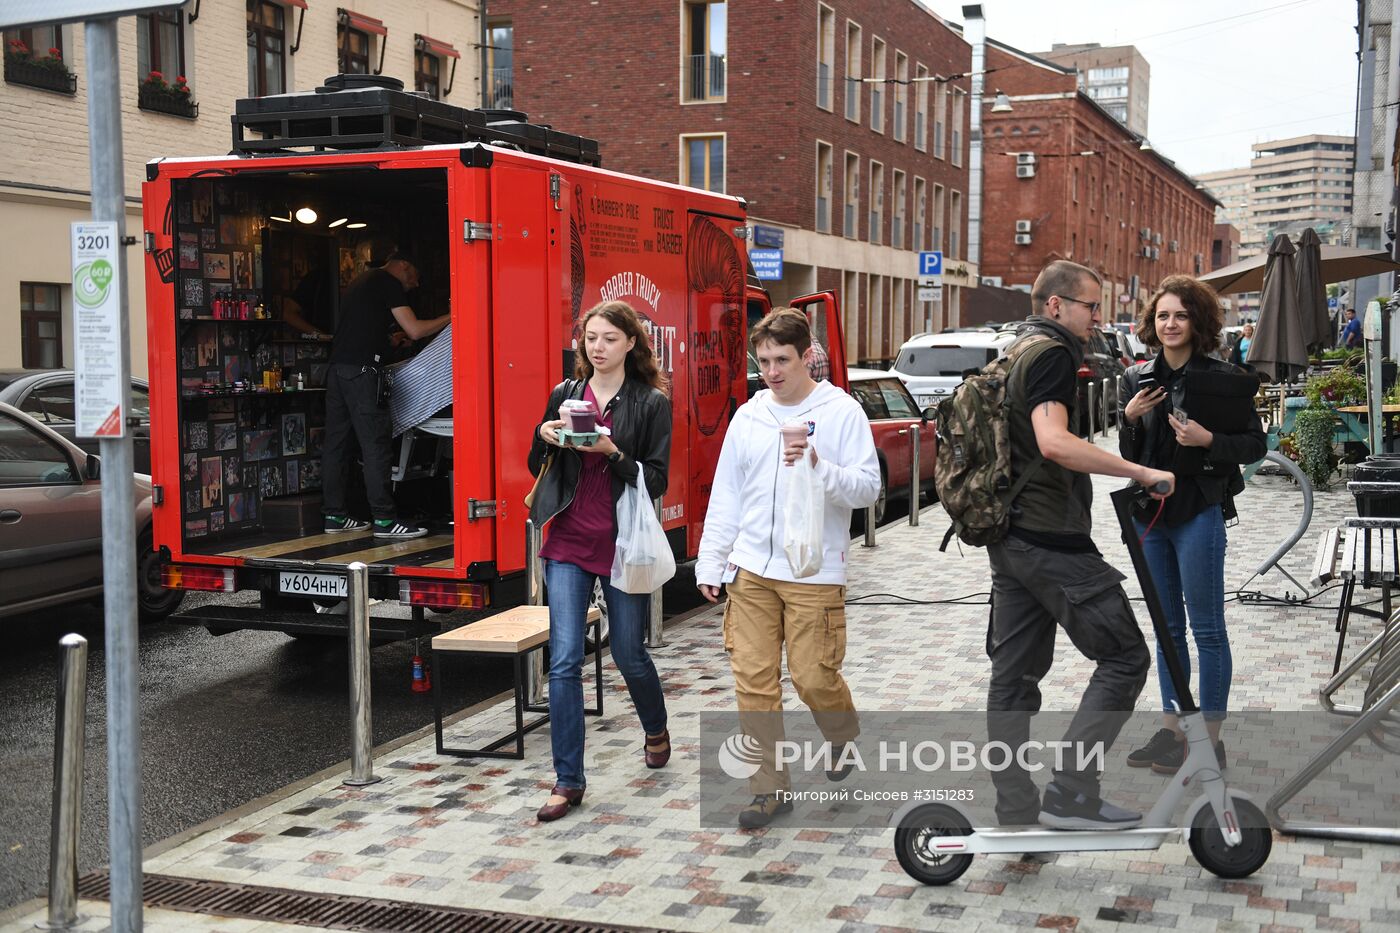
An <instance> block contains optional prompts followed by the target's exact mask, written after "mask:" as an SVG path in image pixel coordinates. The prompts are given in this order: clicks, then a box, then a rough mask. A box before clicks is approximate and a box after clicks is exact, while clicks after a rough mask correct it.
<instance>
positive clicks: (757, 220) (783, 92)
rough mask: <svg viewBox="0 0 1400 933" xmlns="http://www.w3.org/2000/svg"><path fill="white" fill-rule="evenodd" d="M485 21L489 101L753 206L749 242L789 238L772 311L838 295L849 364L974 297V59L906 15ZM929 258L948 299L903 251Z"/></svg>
mask: <svg viewBox="0 0 1400 933" xmlns="http://www.w3.org/2000/svg"><path fill="white" fill-rule="evenodd" d="M487 18H488V29H489V33H488V34H489V35H490V36H491V37H492V38H491V42H490V45H491V46H492V48H491V49H489V50H488V52H491V53H494V55H495V58H494V59H493V61H492V63H491V65H489V66H488V68H489V74H490V76H491V77H490V80H488V87H487V94H488V97H487V99H488V100H490V101H492V102H494V103H498V104H499V103H502V102H503V100H504V99H509V100H510V102H511V103H512V104H513V105H514V106H515V107H516V108H517V109H520V110H523V111H525V112H527V113H529V115H530V118H531V120H538V121H543V122H546V123H551V124H553V125H555V126H557V127H559V128H560V129H563V130H567V131H569V132H575V133H582V134H584V135H587V136H593V137H596V138H597V139H598V141H599V145H600V149H601V152H602V157H603V165H604V167H606V168H611V169H615V170H618V171H622V172H628V173H632V174H637V175H643V176H647V177H651V178H656V179H660V180H664V181H671V182H680V183H682V184H689V185H694V186H696V187H704V188H711V189H713V190H722V191H725V192H727V193H729V194H734V195H738V196H740V197H743V198H745V199H747V201H748V202H749V207H750V213H751V217H752V221H751V223H752V224H753V225H754V226H755V227H758V228H771V229H769V230H760V231H759V238H760V241H762V240H765V239H766V240H768V241H769V242H772V239H773V237H774V234H775V233H776V232H777V231H781V237H782V248H783V251H784V253H783V259H784V265H783V275H782V279H781V280H779V281H772V282H768V283H766V284H768V285H769V286H770V290H771V291H772V293H773V297H774V299H775V300H776V301H783V300H785V299H787V298H791V297H794V296H796V295H799V294H803V293H805V292H810V291H815V290H817V289H834V290H836V291H837V293H838V294H839V295H840V296H841V298H842V303H843V307H844V309H845V320H846V322H847V323H846V339H847V344H848V353H849V358H850V359H852V360H861V361H878V360H889V359H891V358H892V357H893V356H894V354H895V352H896V351H897V350H898V347H899V344H900V343H901V342H902V341H903V340H904V339H905V338H906V337H908V336H909V335H910V334H912V333H916V332H919V331H925V330H931V329H940V328H941V327H943V326H944V325H946V324H949V323H956V322H957V320H958V314H959V308H960V306H961V303H962V297H963V296H962V292H963V289H964V288H966V287H968V286H974V287H975V285H976V283H977V281H978V279H977V270H976V269H975V268H973V267H971V266H970V265H969V264H968V263H967V262H966V260H965V258H964V256H965V249H966V245H967V241H966V229H967V228H966V224H967V219H966V218H967V191H968V184H967V179H968V174H967V164H968V160H967V140H968V133H967V126H968V119H969V104H968V102H967V94H968V87H969V84H968V79H967V78H966V77H965V75H966V73H967V72H968V71H969V70H970V63H971V48H970V46H969V45H968V44H967V42H966V41H964V40H963V39H962V37H961V36H960V34H959V33H958V32H956V31H955V30H953V29H950V28H949V27H948V25H947V24H946V23H944V21H943V20H941V19H940V18H939V17H937V16H936V15H935V14H933V13H931V12H930V11H929V10H927V9H926V8H925V7H923V6H921V5H920V4H918V3H917V2H915V0H862V2H859V3H857V2H855V0H828V2H818V0H789V2H774V0H731V2H727V3H726V2H704V0H674V2H669V3H668V2H656V0H599V2H597V3H590V4H564V5H557V4H551V5H549V6H548V7H547V8H546V7H545V6H544V5H541V4H539V3H535V2H531V0H495V2H491V3H490V4H489V6H488V9H487ZM502 60H504V61H505V62H506V63H507V66H506V67H504V68H503V67H501V66H500V64H499V63H500V62H501V61H502ZM953 76H956V77H953ZM943 77H947V78H948V80H927V79H937V78H943ZM872 78H877V79H878V78H883V79H885V80H883V81H880V80H874V81H872V80H869V79H872ZM906 82H907V83H906ZM503 92H508V94H504V95H503ZM938 248H941V249H943V250H944V251H945V253H946V254H947V257H948V261H947V262H946V263H945V266H946V267H947V271H946V272H945V277H944V283H945V287H944V289H943V295H944V297H943V300H942V302H919V301H918V300H917V289H916V287H915V286H916V282H915V280H916V278H917V271H918V267H917V258H916V256H915V251H916V250H919V249H938Z"/></svg>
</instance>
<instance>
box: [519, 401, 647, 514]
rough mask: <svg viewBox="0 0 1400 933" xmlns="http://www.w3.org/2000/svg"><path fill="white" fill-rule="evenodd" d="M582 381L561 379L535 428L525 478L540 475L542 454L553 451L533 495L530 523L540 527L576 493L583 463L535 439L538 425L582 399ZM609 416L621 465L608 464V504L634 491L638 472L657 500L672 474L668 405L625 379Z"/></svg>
mask: <svg viewBox="0 0 1400 933" xmlns="http://www.w3.org/2000/svg"><path fill="white" fill-rule="evenodd" d="M587 384H588V383H587V381H586V380H583V379H565V380H564V381H563V382H561V383H559V384H558V385H557V386H555V387H554V391H553V392H551V393H549V401H548V402H547V403H546V404H545V409H544V417H542V418H541V419H540V422H539V424H537V425H536V426H535V435H534V437H535V440H534V443H532V444H531V445H530V462H529V465H530V473H531V474H532V475H534V476H539V475H540V468H541V467H542V466H543V465H544V458H545V455H546V454H547V453H549V452H550V451H553V453H554V456H555V458H556V459H555V463H554V466H553V467H552V468H550V471H549V474H548V475H547V476H545V478H544V481H543V482H542V483H541V484H540V488H539V490H538V491H537V492H536V493H535V501H534V505H532V506H531V508H530V518H531V520H533V521H534V523H535V526H536V527H542V526H543V525H544V524H545V522H548V521H549V520H550V519H552V518H553V517H554V516H556V515H558V514H559V513H560V512H562V511H564V510H565V509H566V508H568V507H569V503H571V502H572V501H573V499H574V490H575V489H577V488H578V476H579V471H580V470H581V469H582V467H583V458H582V456H581V455H580V454H579V452H578V451H576V450H572V449H569V448H566V447H553V446H551V445H549V444H546V443H545V442H544V440H543V439H542V438H541V437H540V425H543V424H544V423H545V422H546V421H557V420H558V419H559V406H560V404H562V403H563V401H564V399H566V398H583V390H584V388H585V387H586V386H587ZM608 411H610V412H612V442H613V443H614V444H616V445H617V449H618V450H620V451H622V459H621V460H619V461H617V462H616V463H614V464H611V465H610V466H611V469H612V494H613V504H614V505H616V504H617V500H618V499H620V498H622V488H623V485H624V484H626V485H628V486H635V485H637V469H638V467H639V466H640V467H641V468H642V469H644V470H645V471H646V474H645V475H646V483H647V495H648V496H650V497H651V498H653V499H657V498H660V497H661V495H662V494H663V493H665V492H666V484H667V482H668V480H669V477H670V470H671V400H670V399H669V398H667V397H666V395H665V393H663V392H661V391H659V390H657V389H653V388H652V387H651V386H648V385H644V384H642V383H640V382H637V381H636V380H634V379H626V380H624V381H623V383H622V387H621V388H619V389H618V390H617V394H616V395H614V396H613V398H612V401H610V402H608Z"/></svg>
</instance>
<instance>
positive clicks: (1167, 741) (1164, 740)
mask: <svg viewBox="0 0 1400 933" xmlns="http://www.w3.org/2000/svg"><path fill="white" fill-rule="evenodd" d="M1183 744H1184V743H1183V742H1182V740H1181V739H1179V738H1177V735H1176V733H1175V732H1173V731H1172V730H1170V729H1158V730H1157V734H1156V735H1154V736H1152V738H1150V739H1148V740H1147V744H1146V745H1144V746H1143V747H1142V748H1139V749H1138V750H1137V751H1133V752H1129V753H1128V767H1130V768H1150V767H1152V763H1153V762H1154V761H1156V760H1157V759H1158V758H1161V757H1162V756H1164V755H1167V754H1170V753H1172V752H1175V753H1176V754H1177V755H1180V754H1181V746H1182V745H1183ZM1179 760H1180V759H1178V761H1179ZM1172 770H1173V771H1175V770H1176V769H1175V768H1173V769H1172Z"/></svg>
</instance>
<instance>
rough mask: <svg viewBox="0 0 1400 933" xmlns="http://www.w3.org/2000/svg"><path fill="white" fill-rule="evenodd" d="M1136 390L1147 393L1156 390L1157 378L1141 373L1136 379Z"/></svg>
mask: <svg viewBox="0 0 1400 933" xmlns="http://www.w3.org/2000/svg"><path fill="white" fill-rule="evenodd" d="M1138 388H1139V389H1146V390H1147V391H1148V392H1151V391H1152V390H1153V389H1155V388H1157V377H1156V376H1152V375H1149V374H1147V373H1143V374H1142V375H1141V376H1139V377H1138Z"/></svg>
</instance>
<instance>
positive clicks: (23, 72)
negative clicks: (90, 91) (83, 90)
mask: <svg viewBox="0 0 1400 933" xmlns="http://www.w3.org/2000/svg"><path fill="white" fill-rule="evenodd" d="M5 82H6V83H7V84H23V85H24V86H26V87H37V88H40V89H42V90H45V91H57V92H58V93H60V94H76V93H77V92H78V76H77V75H75V74H73V72H71V71H69V70H68V69H67V68H63V67H58V68H55V67H52V66H50V65H39V64H35V63H34V62H32V61H26V60H23V59H19V58H15V57H13V56H9V55H7V56H5Z"/></svg>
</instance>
